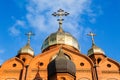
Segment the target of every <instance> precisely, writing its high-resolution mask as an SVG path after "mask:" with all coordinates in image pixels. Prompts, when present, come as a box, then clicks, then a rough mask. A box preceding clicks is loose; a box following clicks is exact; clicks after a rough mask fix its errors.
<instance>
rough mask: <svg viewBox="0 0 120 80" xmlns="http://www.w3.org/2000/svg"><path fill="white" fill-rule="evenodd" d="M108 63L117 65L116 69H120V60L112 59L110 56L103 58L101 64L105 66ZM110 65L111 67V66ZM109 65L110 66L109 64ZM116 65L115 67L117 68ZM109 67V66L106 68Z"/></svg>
mask: <svg viewBox="0 0 120 80" xmlns="http://www.w3.org/2000/svg"><path fill="white" fill-rule="evenodd" d="M108 64H110V65H111V66H115V67H116V69H118V70H120V64H119V63H118V62H116V61H114V60H112V59H110V58H105V59H104V60H102V62H101V63H100V64H99V65H100V66H103V65H104V66H103V67H105V66H107V65H108ZM111 66H110V67H111ZM108 67H109V66H108ZM115 67H114V68H115ZM106 69H107V68H106Z"/></svg>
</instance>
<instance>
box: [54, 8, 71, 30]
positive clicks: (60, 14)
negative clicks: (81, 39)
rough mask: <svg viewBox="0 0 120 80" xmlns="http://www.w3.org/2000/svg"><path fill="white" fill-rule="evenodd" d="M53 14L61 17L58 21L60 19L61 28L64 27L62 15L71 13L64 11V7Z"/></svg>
mask: <svg viewBox="0 0 120 80" xmlns="http://www.w3.org/2000/svg"><path fill="white" fill-rule="evenodd" d="M52 15H53V16H55V17H56V16H58V17H59V19H58V20H57V21H59V28H62V22H63V20H64V19H63V18H62V17H63V16H67V15H69V13H68V12H64V10H62V9H59V10H58V11H57V12H54V13H53V14H52Z"/></svg>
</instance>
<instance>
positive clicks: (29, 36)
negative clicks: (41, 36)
mask: <svg viewBox="0 0 120 80" xmlns="http://www.w3.org/2000/svg"><path fill="white" fill-rule="evenodd" d="M25 35H27V37H28V41H27V44H30V38H31V36H34V35H35V34H33V33H32V32H31V31H30V32H28V33H26V34H25Z"/></svg>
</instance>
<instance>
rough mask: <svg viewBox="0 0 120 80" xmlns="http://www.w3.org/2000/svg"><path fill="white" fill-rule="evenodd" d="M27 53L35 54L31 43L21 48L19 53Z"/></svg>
mask: <svg viewBox="0 0 120 80" xmlns="http://www.w3.org/2000/svg"><path fill="white" fill-rule="evenodd" d="M25 53H27V54H30V55H32V56H34V51H33V49H32V48H31V47H30V44H26V45H25V46H24V47H23V48H21V49H20V50H19V51H18V54H25Z"/></svg>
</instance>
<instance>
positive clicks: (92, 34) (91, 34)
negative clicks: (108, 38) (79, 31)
mask: <svg viewBox="0 0 120 80" xmlns="http://www.w3.org/2000/svg"><path fill="white" fill-rule="evenodd" d="M87 35H88V36H91V38H92V45H94V44H95V41H94V36H96V34H94V33H92V32H90V33H89V34H87Z"/></svg>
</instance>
